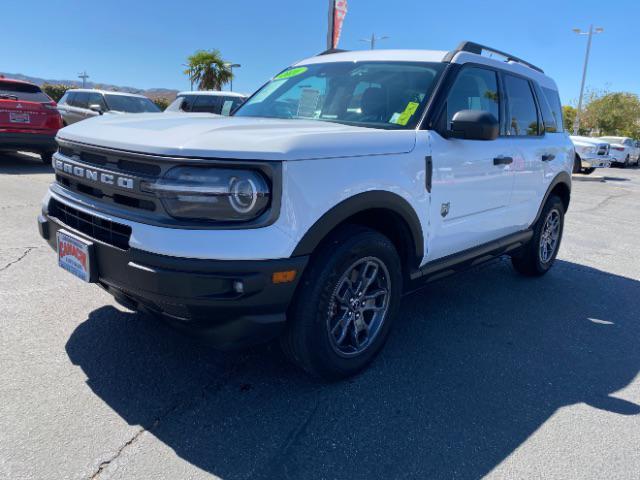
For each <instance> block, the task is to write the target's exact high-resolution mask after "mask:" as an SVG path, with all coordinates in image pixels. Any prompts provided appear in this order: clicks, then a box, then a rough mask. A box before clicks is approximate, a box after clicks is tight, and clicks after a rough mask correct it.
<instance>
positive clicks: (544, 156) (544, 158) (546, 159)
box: [542, 153, 556, 162]
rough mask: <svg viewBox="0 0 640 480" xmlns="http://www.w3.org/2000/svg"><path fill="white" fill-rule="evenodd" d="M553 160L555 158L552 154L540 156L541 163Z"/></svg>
mask: <svg viewBox="0 0 640 480" xmlns="http://www.w3.org/2000/svg"><path fill="white" fill-rule="evenodd" d="M554 158H556V156H555V155H554V154H552V153H545V154H544V155H542V161H543V162H550V161H551V160H553V159H554Z"/></svg>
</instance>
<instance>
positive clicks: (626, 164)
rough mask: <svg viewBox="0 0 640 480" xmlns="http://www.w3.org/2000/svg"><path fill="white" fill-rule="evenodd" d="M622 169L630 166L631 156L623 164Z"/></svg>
mask: <svg viewBox="0 0 640 480" xmlns="http://www.w3.org/2000/svg"><path fill="white" fill-rule="evenodd" d="M621 166H622V168H627V167H628V166H629V155H627V158H625V159H624V163H622V165H621Z"/></svg>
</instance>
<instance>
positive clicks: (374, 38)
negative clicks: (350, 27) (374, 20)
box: [360, 33, 389, 50]
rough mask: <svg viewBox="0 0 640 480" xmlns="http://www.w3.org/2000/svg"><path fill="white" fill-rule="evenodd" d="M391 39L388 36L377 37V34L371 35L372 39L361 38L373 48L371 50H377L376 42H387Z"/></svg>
mask: <svg viewBox="0 0 640 480" xmlns="http://www.w3.org/2000/svg"><path fill="white" fill-rule="evenodd" d="M388 38H389V37H388V36H387V35H383V36H382V37H376V34H375V33H372V34H371V38H361V39H360V41H361V42H365V43H368V44H369V45H370V47H371V50H373V49H375V48H376V42H378V41H380V40H386V39H388Z"/></svg>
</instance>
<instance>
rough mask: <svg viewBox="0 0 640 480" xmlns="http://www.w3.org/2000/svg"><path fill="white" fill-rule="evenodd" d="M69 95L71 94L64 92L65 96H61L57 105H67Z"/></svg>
mask: <svg viewBox="0 0 640 480" xmlns="http://www.w3.org/2000/svg"><path fill="white" fill-rule="evenodd" d="M70 95H71V94H70V93H69V92H65V94H64V95H63V96H62V98H61V99H60V101H59V102H58V105H68V104H69V96H70Z"/></svg>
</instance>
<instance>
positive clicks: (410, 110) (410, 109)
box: [390, 102, 420, 125]
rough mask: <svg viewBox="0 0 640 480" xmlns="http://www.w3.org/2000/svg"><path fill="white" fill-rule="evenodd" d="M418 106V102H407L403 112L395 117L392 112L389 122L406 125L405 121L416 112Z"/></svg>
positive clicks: (407, 121)
mask: <svg viewBox="0 0 640 480" xmlns="http://www.w3.org/2000/svg"><path fill="white" fill-rule="evenodd" d="M419 106H420V104H419V103H416V102H409V103H408V104H407V108H405V109H404V112H402V113H401V114H399V115H398V116H397V117H396V114H395V113H394V114H393V116H392V117H391V120H390V122H391V123H395V124H397V125H406V124H407V123H409V120H410V119H411V116H412V115H413V114H414V113H416V110H418V107H419ZM394 120H395V121H394Z"/></svg>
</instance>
